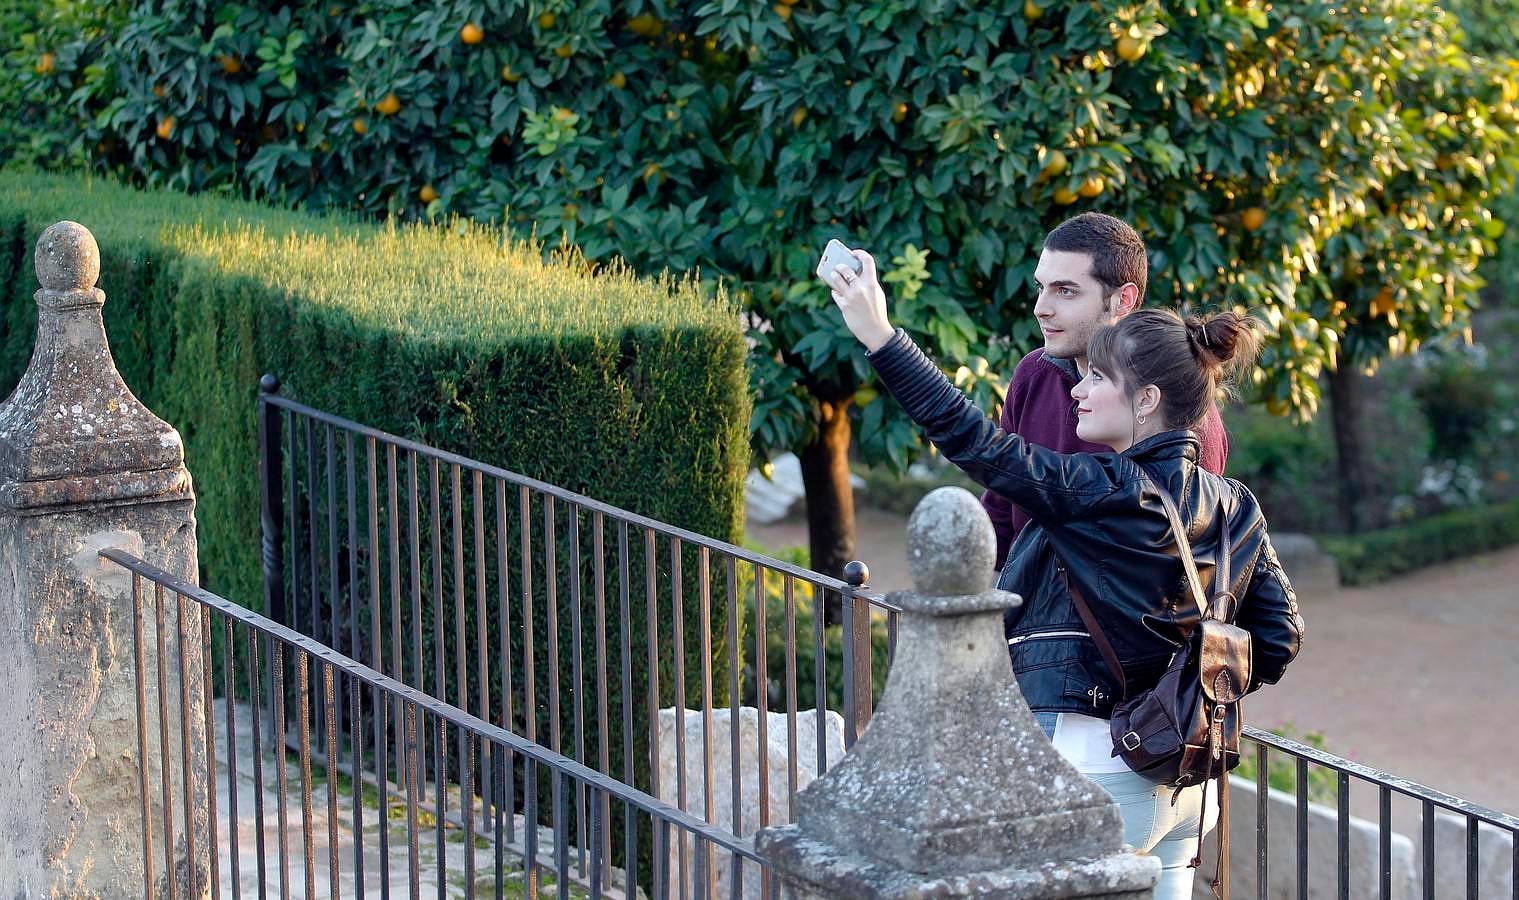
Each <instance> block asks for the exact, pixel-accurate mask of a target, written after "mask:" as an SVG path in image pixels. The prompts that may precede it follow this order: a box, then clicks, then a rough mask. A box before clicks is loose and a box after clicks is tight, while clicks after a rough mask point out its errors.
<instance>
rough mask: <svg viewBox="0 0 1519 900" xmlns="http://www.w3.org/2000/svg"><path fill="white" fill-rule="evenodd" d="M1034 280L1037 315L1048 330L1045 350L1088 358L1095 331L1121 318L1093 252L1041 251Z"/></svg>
mask: <svg viewBox="0 0 1519 900" xmlns="http://www.w3.org/2000/svg"><path fill="white" fill-rule="evenodd" d="M1034 281H1035V283H1036V284H1035V286H1036V288H1037V289H1038V291H1039V299H1038V300H1037V301H1036V302H1035V303H1034V317H1035V318H1036V319H1037V320H1038V321H1039V330H1040V331H1041V332H1043V333H1044V352H1046V353H1048V354H1049V355H1051V356H1059V357H1064V358H1066V359H1076V360H1082V359H1085V358H1086V355H1087V342H1088V341H1090V340H1091V339H1092V334H1093V333H1094V332H1095V331H1096V330H1097V329H1098V328H1101V327H1102V326H1104V325H1107V324H1109V323H1111V322H1113V321H1114V320H1115V319H1116V318H1117V316H1116V314H1115V309H1116V307H1115V305H1114V304H1113V303H1111V302H1105V299H1106V298H1104V296H1103V286H1102V282H1100V281H1098V280H1097V278H1096V277H1095V276H1093V275H1092V256H1091V254H1089V253H1067V252H1064V251H1061V250H1048V249H1047V250H1045V251H1044V252H1043V253H1041V254H1039V267H1038V268H1037V269H1035V270H1034Z"/></svg>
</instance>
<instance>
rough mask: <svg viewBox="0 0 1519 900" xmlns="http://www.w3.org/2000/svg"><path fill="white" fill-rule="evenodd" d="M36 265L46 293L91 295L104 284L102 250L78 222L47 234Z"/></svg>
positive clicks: (58, 226)
mask: <svg viewBox="0 0 1519 900" xmlns="http://www.w3.org/2000/svg"><path fill="white" fill-rule="evenodd" d="M33 262H34V263H35V265H36V267H37V281H38V283H40V284H41V285H42V289H43V290H45V291H56V292H59V293H63V292H66V291H89V290H93V289H94V287H95V282H96V281H98V280H100V247H99V246H97V245H96V244H95V236H94V235H93V234H90V230H89V229H88V228H85V227H84V226H83V225H80V224H79V223H78V222H67V221H65V222H59V223H58V224H56V225H53V226H52V227H50V228H48V230H47V231H44V232H43V233H42V237H41V238H40V239H39V240H38V241H37V251H36V253H35V255H34V256H33Z"/></svg>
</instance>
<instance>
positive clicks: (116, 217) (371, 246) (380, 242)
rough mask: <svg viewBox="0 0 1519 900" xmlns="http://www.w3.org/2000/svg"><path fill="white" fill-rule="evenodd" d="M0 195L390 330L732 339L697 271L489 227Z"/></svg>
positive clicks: (723, 305) (721, 299) (44, 191)
mask: <svg viewBox="0 0 1519 900" xmlns="http://www.w3.org/2000/svg"><path fill="white" fill-rule="evenodd" d="M0 193H3V194H4V200H3V201H0V205H3V207H6V208H8V209H9V210H11V211H13V212H15V213H19V214H20V215H21V216H23V217H24V218H25V219H27V220H28V221H31V222H35V221H38V220H40V219H42V218H47V217H48V215H50V214H55V211H58V210H72V212H71V213H69V214H70V215H72V216H74V217H75V218H77V219H81V220H87V221H84V222H83V224H84V225H85V226H86V227H88V228H90V230H91V231H92V232H93V233H94V234H95V237H96V240H97V241H98V242H99V243H100V244H101V246H102V247H103V248H104V247H106V246H108V245H111V244H137V243H140V242H142V241H144V240H147V241H149V242H150V243H155V244H157V245H158V246H159V248H160V249H161V250H162V251H163V252H169V253H173V254H175V255H180V256H189V257H195V258H199V259H202V260H205V261H206V262H207V263H208V264H211V265H213V266H215V267H216V268H217V269H218V270H219V271H220V272H222V273H225V274H226V275H229V276H243V277H247V278H251V279H253V280H255V281H258V282H260V283H262V284H265V285H267V286H268V287H270V288H274V289H276V290H278V291H280V292H282V293H285V294H288V295H299V296H300V297H301V300H302V303H303V304H306V305H310V306H311V307H313V308H318V309H320V308H330V309H338V310H341V312H342V313H343V315H344V316H346V317H349V318H351V319H352V320H353V321H354V322H356V323H362V324H366V325H370V326H372V327H376V328H382V329H385V330H387V331H391V332H394V333H395V334H396V335H398V336H402V335H404V336H408V337H413V338H418V339H424V340H445V341H449V342H459V341H465V342H470V343H479V344H492V343H495V342H498V341H502V340H513V339H517V338H521V337H526V336H529V335H540V336H544V337H561V336H570V335H574V336H609V335H615V334H619V333H621V332H623V331H625V330H627V329H630V328H686V329H690V328H694V329H712V330H714V331H716V332H723V331H729V332H732V333H733V334H734V335H737V334H738V331H737V328H738V326H737V319H736V316H737V312H736V309H735V308H734V307H733V306H732V305H731V304H730V302H729V301H728V299H727V298H726V297H725V296H724V295H723V294H722V292H721V289H719V292H718V295H717V297H716V300H715V302H714V298H713V296H712V294H711V292H710V291H708V290H706V289H704V288H703V287H702V286H701V285H700V284H699V283H698V282H697V280H696V279H694V278H690V277H676V276H665V277H661V278H658V279H647V278H639V277H637V276H636V275H635V274H634V273H633V272H632V270H631V269H629V268H628V267H627V266H626V265H624V264H623V263H621V262H620V261H615V262H612V263H611V264H609V265H597V266H593V265H591V264H590V263H587V262H586V261H585V260H584V258H583V257H581V256H580V255H579V254H578V253H576V252H575V251H573V250H567V251H564V252H559V253H555V254H552V255H551V256H550V258H548V259H547V260H545V257H544V253H543V249H542V247H540V246H539V245H538V244H536V243H535V242H533V241H531V240H517V239H513V238H511V237H510V236H509V235H508V234H506V233H505V232H504V231H502V230H501V229H500V228H495V227H491V226H486V225H478V224H472V223H466V222H464V221H456V222H452V223H449V224H448V225H444V226H428V225H419V224H409V225H403V226H399V227H397V226H371V225H364V224H359V223H357V222H356V221H352V220H348V219H345V218H342V217H335V216H329V217H315V216H310V215H305V214H300V213H293V212H287V211H283V210H278V209H273V208H269V207H265V206H260V205H257V204H253V203H248V202H242V201H237V200H230V199H225V198H219V197H190V196H186V195H183V194H177V193H170V192H162V191H160V192H143V191H137V190H133V189H131V188H127V187H123V186H120V185H118V184H114V183H111V182H108V181H104V180H99V179H92V178H86V179H84V180H83V181H82V182H81V180H79V179H76V178H68V177H62V176H53V175H42V174H32V173H15V172H10V173H4V174H0ZM102 287H103V288H104V289H105V290H106V291H107V292H108V293H109V292H110V290H111V287H112V286H111V285H109V284H103V285H102Z"/></svg>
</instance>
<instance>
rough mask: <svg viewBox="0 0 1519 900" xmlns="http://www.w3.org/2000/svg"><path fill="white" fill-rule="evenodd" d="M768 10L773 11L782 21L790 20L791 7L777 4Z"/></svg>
mask: <svg viewBox="0 0 1519 900" xmlns="http://www.w3.org/2000/svg"><path fill="white" fill-rule="evenodd" d="M770 8H771V9H773V10H775V14H776V15H778V16H780V17H781V19H783V20H789V19H790V18H791V7H789V6H787V5H786V4H784V3H777V4H775V5H774V6H772V7H770Z"/></svg>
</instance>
